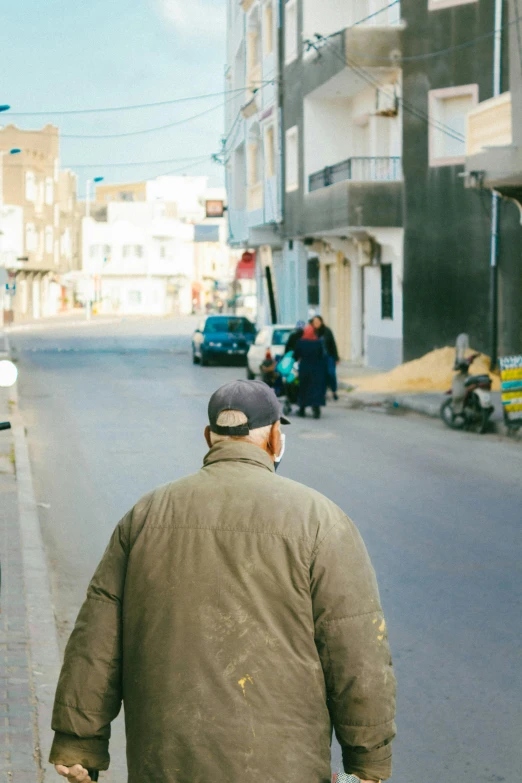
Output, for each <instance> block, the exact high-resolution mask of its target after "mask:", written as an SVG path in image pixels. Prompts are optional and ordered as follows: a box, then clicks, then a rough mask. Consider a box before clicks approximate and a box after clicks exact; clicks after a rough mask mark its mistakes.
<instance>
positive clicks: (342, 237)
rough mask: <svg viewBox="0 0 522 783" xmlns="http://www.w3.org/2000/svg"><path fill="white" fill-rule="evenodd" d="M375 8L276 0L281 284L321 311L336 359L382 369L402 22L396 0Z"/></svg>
mask: <svg viewBox="0 0 522 783" xmlns="http://www.w3.org/2000/svg"><path fill="white" fill-rule="evenodd" d="M382 6H383V3H382V2H379V3H373V2H369V1H368V0H353V2H350V3H339V2H337V0H289V2H287V3H286V4H285V44H286V48H285V69H284V74H283V82H284V96H285V97H284V103H283V117H284V132H285V163H286V175H285V223H284V234H285V237H286V242H285V248H284V254H283V262H284V273H283V276H282V277H283V281H284V282H283V288H284V290H286V291H288V292H292V291H293V290H295V289H296V288H301V289H302V288H303V287H304V286H306V290H307V292H308V301H307V305H308V312H307V311H303V309H302V308H301V314H302V315H306V314H310V312H313V311H316V312H321V314H322V315H323V317H324V318H325V320H326V321H327V323H328V324H329V325H330V326H331V327H332V328H333V330H334V332H335V333H336V335H337V337H338V343H339V351H340V354H341V356H342V357H343V358H344V359H351V360H355V361H358V360H361V359H362V358H363V357H365V359H366V361H368V363H369V364H371V365H373V366H379V367H390V366H394V365H395V364H398V363H399V362H400V361H401V359H402V354H403V346H402V277H403V232H404V229H403V209H402V206H403V177H402V121H403V118H402V115H403V112H402V106H401V103H400V96H401V94H402V89H403V88H402V70H401V67H400V64H399V63H398V57H397V54H398V52H400V38H401V34H402V24H401V16H400V4H398V3H395V4H394V5H393V6H391V7H390V8H389V9H386V10H384V11H382V12H381V13H379V14H377V15H374V14H375V10H378V9H382ZM357 22H359V24H356V23H357ZM354 25H355V26H354ZM290 297H291V294H290V295H289V296H287V297H286V300H288V299H289V298H290ZM285 304H286V305H287V306H286V307H285V315H287V320H288V316H290V315H293V308H292V303H291V302H288V301H287V302H285Z"/></svg>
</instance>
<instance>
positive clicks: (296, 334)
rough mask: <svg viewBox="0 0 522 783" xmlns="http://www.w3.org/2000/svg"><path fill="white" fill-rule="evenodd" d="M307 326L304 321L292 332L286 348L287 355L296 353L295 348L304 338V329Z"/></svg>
mask: <svg viewBox="0 0 522 783" xmlns="http://www.w3.org/2000/svg"><path fill="white" fill-rule="evenodd" d="M305 326H306V324H305V322H304V321H298V322H297V323H296V325H295V329H294V330H293V331H292V332H290V336H289V338H288V340H287V341H286V346H285V355H286V354H287V353H290V351H295V346H296V345H297V343H298V342H299V340H300V339H301V338H302V336H303V329H304V328H305Z"/></svg>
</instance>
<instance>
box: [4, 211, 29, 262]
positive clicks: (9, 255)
mask: <svg viewBox="0 0 522 783" xmlns="http://www.w3.org/2000/svg"><path fill="white" fill-rule="evenodd" d="M0 231H1V232H2V233H1V234H0V266H9V265H10V264H13V263H15V262H16V259H17V258H20V257H21V256H23V255H24V210H23V207H17V206H10V205H7V204H4V205H3V206H0Z"/></svg>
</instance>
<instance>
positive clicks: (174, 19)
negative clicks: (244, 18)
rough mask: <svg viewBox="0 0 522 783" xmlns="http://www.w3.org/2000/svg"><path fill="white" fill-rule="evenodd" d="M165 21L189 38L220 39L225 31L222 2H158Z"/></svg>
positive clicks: (172, 0)
mask: <svg viewBox="0 0 522 783" xmlns="http://www.w3.org/2000/svg"><path fill="white" fill-rule="evenodd" d="M159 5H160V8H161V11H162V14H163V16H164V17H165V19H166V20H167V21H168V22H169V23H170V24H171V25H172V26H173V27H174V28H175V30H176V31H177V32H179V33H181V34H183V35H187V36H189V37H191V38H222V39H224V36H225V29H226V6H225V3H224V2H223V0H159Z"/></svg>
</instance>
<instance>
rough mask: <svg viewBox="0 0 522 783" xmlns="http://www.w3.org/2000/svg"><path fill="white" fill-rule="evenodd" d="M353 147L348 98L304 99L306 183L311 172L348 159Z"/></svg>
mask: <svg viewBox="0 0 522 783" xmlns="http://www.w3.org/2000/svg"><path fill="white" fill-rule="evenodd" d="M352 148H353V147H352V117H351V101H350V100H348V99H345V100H338V101H332V100H309V99H308V100H306V99H305V102H304V156H305V182H308V177H309V176H310V174H313V173H314V172H316V171H320V170H321V169H323V168H324V167H325V166H333V165H334V164H335V163H340V162H341V161H343V160H345V159H346V158H349V157H350V155H351V154H352Z"/></svg>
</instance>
